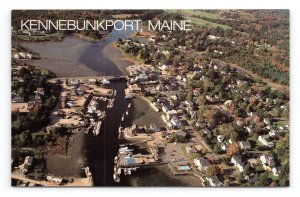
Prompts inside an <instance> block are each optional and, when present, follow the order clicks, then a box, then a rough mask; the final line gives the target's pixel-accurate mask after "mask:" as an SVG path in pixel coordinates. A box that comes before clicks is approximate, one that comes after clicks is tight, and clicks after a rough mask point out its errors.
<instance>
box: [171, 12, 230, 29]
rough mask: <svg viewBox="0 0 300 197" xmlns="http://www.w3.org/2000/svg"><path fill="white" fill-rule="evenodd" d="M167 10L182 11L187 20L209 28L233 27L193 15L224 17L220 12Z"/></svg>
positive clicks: (214, 17) (213, 17)
mask: <svg viewBox="0 0 300 197" xmlns="http://www.w3.org/2000/svg"><path fill="white" fill-rule="evenodd" d="M166 12H169V13H175V12H178V13H180V14H181V15H182V16H183V17H184V18H185V19H187V20H191V21H192V23H194V24H196V25H202V26H205V27H208V28H215V27H221V28H223V29H231V27H229V26H227V25H222V24H218V23H213V22H210V21H207V20H203V19H200V18H196V17H193V16H192V15H193V14H195V15H200V16H202V17H207V18H211V19H222V17H221V16H219V15H218V14H214V13H209V12H205V11H200V10H179V11H177V10H166Z"/></svg>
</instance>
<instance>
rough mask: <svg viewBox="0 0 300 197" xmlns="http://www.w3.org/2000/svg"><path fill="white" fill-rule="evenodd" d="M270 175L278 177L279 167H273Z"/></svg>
mask: <svg viewBox="0 0 300 197" xmlns="http://www.w3.org/2000/svg"><path fill="white" fill-rule="evenodd" d="M272 173H273V175H274V176H279V174H280V173H281V169H280V168H279V167H273V168H272Z"/></svg>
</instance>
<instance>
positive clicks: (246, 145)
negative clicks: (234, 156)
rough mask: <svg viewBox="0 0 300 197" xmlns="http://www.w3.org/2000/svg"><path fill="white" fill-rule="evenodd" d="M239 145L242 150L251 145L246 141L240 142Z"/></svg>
mask: <svg viewBox="0 0 300 197" xmlns="http://www.w3.org/2000/svg"><path fill="white" fill-rule="evenodd" d="M239 145H240V148H241V149H242V150H247V149H250V148H251V144H250V142H248V141H240V142H239Z"/></svg>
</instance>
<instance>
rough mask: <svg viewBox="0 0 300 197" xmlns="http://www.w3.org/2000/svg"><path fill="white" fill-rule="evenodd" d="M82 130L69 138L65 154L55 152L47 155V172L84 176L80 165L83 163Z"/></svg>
mask: <svg viewBox="0 0 300 197" xmlns="http://www.w3.org/2000/svg"><path fill="white" fill-rule="evenodd" d="M84 137H85V136H84V132H83V131H78V132H77V133H75V134H72V135H71V136H70V139H69V143H68V147H67V149H68V150H67V154H64V155H62V154H55V155H52V156H48V157H47V159H46V162H47V172H48V173H50V174H54V175H56V176H62V177H74V178H80V177H84V171H83V169H82V167H84V164H85V160H86V158H85V156H84V152H83V151H82V149H83V147H84V141H85V140H84Z"/></svg>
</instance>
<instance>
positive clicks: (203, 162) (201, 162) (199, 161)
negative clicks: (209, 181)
mask: <svg viewBox="0 0 300 197" xmlns="http://www.w3.org/2000/svg"><path fill="white" fill-rule="evenodd" d="M194 164H195V165H196V166H197V168H198V169H199V170H206V169H207V168H208V167H209V166H210V163H209V161H208V160H207V159H205V158H203V157H198V158H196V159H194Z"/></svg>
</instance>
